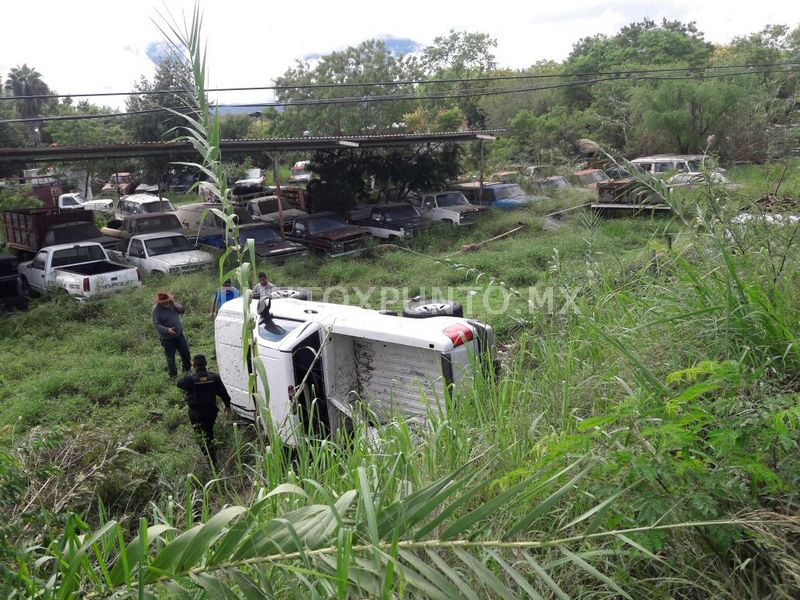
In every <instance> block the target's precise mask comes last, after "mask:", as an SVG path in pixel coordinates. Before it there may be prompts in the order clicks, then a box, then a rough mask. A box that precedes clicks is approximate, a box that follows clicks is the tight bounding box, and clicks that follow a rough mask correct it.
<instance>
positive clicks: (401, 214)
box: [350, 202, 424, 240]
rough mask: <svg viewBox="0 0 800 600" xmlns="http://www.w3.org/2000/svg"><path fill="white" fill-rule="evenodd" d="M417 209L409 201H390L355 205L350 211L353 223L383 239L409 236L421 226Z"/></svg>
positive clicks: (421, 220) (421, 222)
mask: <svg viewBox="0 0 800 600" xmlns="http://www.w3.org/2000/svg"><path fill="white" fill-rule="evenodd" d="M423 221H424V220H423V218H422V215H421V214H420V212H419V210H417V208H416V207H415V206H414V205H413V204H411V203H410V202H392V203H384V204H375V205H367V206H361V207H356V208H354V209H353V210H352V211H351V212H350V222H351V223H352V224H353V225H358V226H360V227H366V229H367V230H368V231H369V232H370V233H371V234H372V235H373V236H374V237H376V238H381V239H385V240H392V239H399V238H405V237H411V236H413V235H414V234H416V233H417V232H418V231H419V230H420V229H421V228H422V226H423Z"/></svg>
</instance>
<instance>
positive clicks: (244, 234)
mask: <svg viewBox="0 0 800 600" xmlns="http://www.w3.org/2000/svg"><path fill="white" fill-rule="evenodd" d="M248 240H253V247H254V249H255V253H256V258H258V259H259V260H263V261H267V262H270V263H274V264H283V263H284V262H285V261H286V259H287V258H292V257H298V256H307V255H308V248H306V247H305V246H304V245H303V244H299V243H297V242H292V241H290V240H287V239H284V238H283V237H282V236H281V233H280V231H279V229H278V226H277V225H275V224H272V223H247V224H245V225H241V226H239V246H240V247H245V246H246V245H247V241H248Z"/></svg>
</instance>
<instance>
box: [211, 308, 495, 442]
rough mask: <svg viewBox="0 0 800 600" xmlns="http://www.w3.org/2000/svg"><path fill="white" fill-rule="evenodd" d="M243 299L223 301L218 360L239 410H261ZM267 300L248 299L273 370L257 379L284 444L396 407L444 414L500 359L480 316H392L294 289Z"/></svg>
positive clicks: (415, 413) (381, 416)
mask: <svg viewBox="0 0 800 600" xmlns="http://www.w3.org/2000/svg"><path fill="white" fill-rule="evenodd" d="M243 302H244V300H243V299H242V298H238V299H236V300H231V301H228V302H226V303H225V304H224V305H223V306H222V307H220V310H219V314H218V316H217V319H216V322H215V343H216V353H217V364H218V366H219V372H220V375H221V377H222V381H223V383H224V384H225V387H226V388H227V390H228V392H229V394H230V396H231V406H232V408H233V409H234V411H236V413H238V414H239V415H241V416H243V417H245V418H249V419H256V418H258V415H257V409H256V405H255V401H254V399H253V398H252V397H251V396H250V395H249V393H248V386H247V381H248V366H247V364H243V361H242V324H243V318H244V317H243ZM265 304H267V303H266V302H265V300H264V299H262V300H260V301H258V302H256V301H255V300H253V301H252V302H251V315H253V319H258V326H257V335H256V337H257V349H258V358H257V359H256V360H258V361H260V362H261V364H262V365H263V366H264V369H265V371H266V374H267V380H268V381H267V382H264V381H263V380H261V378H260V377H259V378H258V383H257V385H258V389H260V390H263V389H264V388H263V386H264V385H265V384H266V385H268V386H269V413H270V415H271V416H272V420H273V424H274V426H275V429H276V431H278V432H279V434H280V436H281V439H282V441H283V442H284V443H285V444H287V445H296V444H297V440H298V436H313V437H317V438H320V437H328V436H335V435H336V432H337V430H338V429H339V428H346V429H349V428H350V427H352V425H353V421H354V420H357V419H359V418H360V419H367V420H368V421H369V422H370V423H371V424H376V423H385V422H388V421H389V420H390V419H391V418H392V417H394V416H399V417H401V418H406V419H408V418H416V419H418V420H424V419H425V418H426V417H427V415H428V414H429V411H432V412H433V413H435V414H442V413H443V412H444V411H445V397H446V395H447V393H449V391H450V390H452V388H454V387H455V388H459V387H460V386H462V385H465V384H468V382H470V381H471V380H472V376H473V375H474V373H475V369H479V368H481V366H482V365H486V366H490V365H491V366H493V363H494V333H493V331H492V328H491V327H490V326H488V325H484V324H482V323H478V322H477V321H472V320H468V319H464V318H460V317H454V316H430V317H428V318H423V317H425V316H426V315H427V314H435V313H434V312H430V313H428V312H426V311H417V312H413V313H408V312H406V313H404V314H408V315H409V316H395V315H394V314H386V313H384V312H379V311H376V310H369V309H364V308H359V307H357V306H346V305H339V304H329V303H322V302H310V301H304V300H297V299H291V298H273V299H272V300H271V306H265ZM459 308H460V307H459ZM258 311H260V315H257V312H258ZM411 314H413V315H414V318H411ZM248 363H249V364H250V365H251V368H252V361H248ZM256 371H257V369H256Z"/></svg>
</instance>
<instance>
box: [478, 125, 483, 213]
mask: <svg viewBox="0 0 800 600" xmlns="http://www.w3.org/2000/svg"><path fill="white" fill-rule="evenodd" d="M478 177H479V180H478V197H477V198H476V200H477V201H478V204H483V140H481V164H480V172H479V175H478Z"/></svg>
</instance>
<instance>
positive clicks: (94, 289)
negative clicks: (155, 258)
mask: <svg viewBox="0 0 800 600" xmlns="http://www.w3.org/2000/svg"><path fill="white" fill-rule="evenodd" d="M19 278H20V282H21V284H22V289H23V291H24V292H25V293H29V292H31V291H34V292H37V293H40V294H46V293H48V292H50V291H54V290H57V289H59V288H61V289H65V290H66V291H67V292H68V293H69V295H70V296H72V297H73V298H75V299H76V300H78V301H84V300H87V299H89V298H91V297H93V296H99V295H102V294H107V293H109V292H115V291H119V290H122V289H125V288H129V287H137V286H140V285H142V283H141V276H140V275H139V271H137V270H136V268H134V267H126V266H123V265H118V264H116V263H113V262H111V261H110V260H109V258H108V254H106V251H105V249H104V248H103V246H101V245H100V244H98V243H95V242H79V243H76V244H60V245H58V246H47V247H45V248H42V249H41V250H39V252H38V253H37V254H36V256H34V258H33V260H29V261H26V262H22V263H20V264H19Z"/></svg>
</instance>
